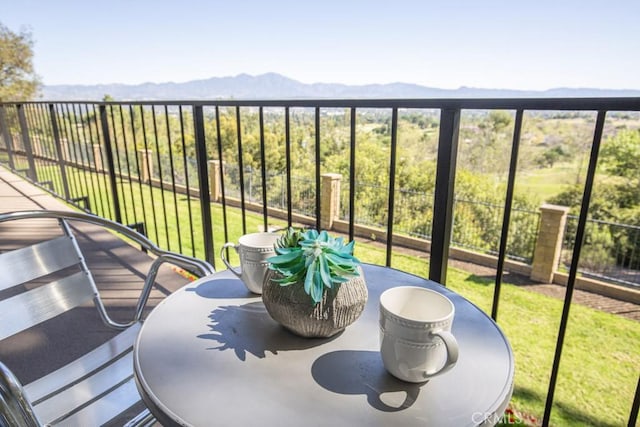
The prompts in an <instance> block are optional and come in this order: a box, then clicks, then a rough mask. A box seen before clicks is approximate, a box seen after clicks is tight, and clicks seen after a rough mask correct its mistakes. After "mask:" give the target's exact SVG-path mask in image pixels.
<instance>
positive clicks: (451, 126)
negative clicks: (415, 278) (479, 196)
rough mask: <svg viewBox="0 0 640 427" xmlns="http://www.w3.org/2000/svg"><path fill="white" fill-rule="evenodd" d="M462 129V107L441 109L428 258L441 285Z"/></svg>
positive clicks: (431, 274)
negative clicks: (459, 137)
mask: <svg viewBox="0 0 640 427" xmlns="http://www.w3.org/2000/svg"><path fill="white" fill-rule="evenodd" d="M459 131H460V109H459V108H452V109H448V108H445V109H442V110H441V111H440V133H439V136H438V160H437V165H436V190H435V194H434V196H433V221H432V226H431V230H432V231H431V255H430V260H429V279H431V280H433V281H435V282H439V283H441V284H442V285H446V283H447V263H448V260H449V246H450V243H451V232H452V230H453V190H454V185H455V177H456V160H457V158H458V134H459Z"/></svg>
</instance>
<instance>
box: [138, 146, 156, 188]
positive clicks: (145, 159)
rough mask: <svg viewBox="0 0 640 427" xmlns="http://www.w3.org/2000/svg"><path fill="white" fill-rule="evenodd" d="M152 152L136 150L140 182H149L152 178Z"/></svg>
mask: <svg viewBox="0 0 640 427" xmlns="http://www.w3.org/2000/svg"><path fill="white" fill-rule="evenodd" d="M152 154H153V151H151V150H144V149H140V150H138V164H139V165H140V170H139V171H138V174H139V176H140V178H141V179H142V182H151V178H152V177H153V155H152Z"/></svg>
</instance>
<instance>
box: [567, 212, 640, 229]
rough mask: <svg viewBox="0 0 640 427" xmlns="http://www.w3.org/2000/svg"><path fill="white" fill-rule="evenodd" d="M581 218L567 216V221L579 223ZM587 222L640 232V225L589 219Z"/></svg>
mask: <svg viewBox="0 0 640 427" xmlns="http://www.w3.org/2000/svg"><path fill="white" fill-rule="evenodd" d="M579 218H580V217H579V216H577V215H567V219H571V220H574V221H577V220H578V219H579ZM587 221H589V222H591V223H594V224H602V225H614V226H616V227H624V228H628V229H631V230H640V226H639V225H633V224H622V223H619V222H612V221H603V220H601V219H587Z"/></svg>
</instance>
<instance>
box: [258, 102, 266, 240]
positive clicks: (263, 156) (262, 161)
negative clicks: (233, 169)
mask: <svg viewBox="0 0 640 427" xmlns="http://www.w3.org/2000/svg"><path fill="white" fill-rule="evenodd" d="M258 125H259V128H260V178H261V179H262V222H263V227H264V231H268V227H269V219H268V217H269V212H268V208H267V165H266V163H267V156H266V153H265V146H264V144H265V141H264V108H263V107H262V106H260V108H259V109H258Z"/></svg>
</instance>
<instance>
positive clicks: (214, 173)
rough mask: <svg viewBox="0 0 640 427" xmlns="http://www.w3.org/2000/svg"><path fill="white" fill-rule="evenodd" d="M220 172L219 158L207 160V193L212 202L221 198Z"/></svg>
mask: <svg viewBox="0 0 640 427" xmlns="http://www.w3.org/2000/svg"><path fill="white" fill-rule="evenodd" d="M220 172H221V165H220V160H209V193H210V194H211V201H212V202H219V201H220V200H221V199H222V183H221V181H220Z"/></svg>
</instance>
